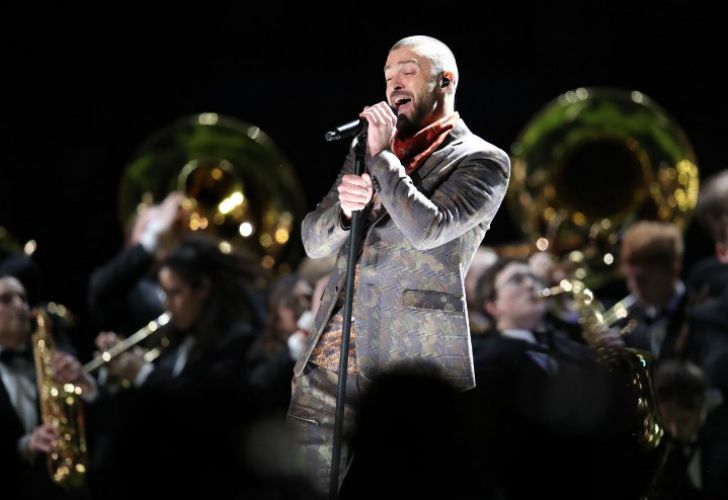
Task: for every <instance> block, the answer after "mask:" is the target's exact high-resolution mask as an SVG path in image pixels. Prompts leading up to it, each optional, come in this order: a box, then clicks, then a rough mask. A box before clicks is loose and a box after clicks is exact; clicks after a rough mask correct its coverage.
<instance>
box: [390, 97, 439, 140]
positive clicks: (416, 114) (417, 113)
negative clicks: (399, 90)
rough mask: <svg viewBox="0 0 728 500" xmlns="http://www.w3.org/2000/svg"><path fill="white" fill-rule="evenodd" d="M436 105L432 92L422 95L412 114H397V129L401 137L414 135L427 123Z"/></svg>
mask: <svg viewBox="0 0 728 500" xmlns="http://www.w3.org/2000/svg"><path fill="white" fill-rule="evenodd" d="M434 107H435V97H434V96H433V95H432V93H431V92H428V93H427V94H425V95H423V96H421V99H419V100H418V101H417V104H416V105H415V106H414V109H413V112H412V116H411V117H409V116H407V115H404V114H400V115H397V131H398V133H399V135H400V136H401V137H412V136H413V135H415V134H416V133H417V132H419V131H420V130H422V129H423V128H425V126H426V125H427V123H426V118H427V117H428V116H429V115H430V114H431V113H432V110H433V108H434Z"/></svg>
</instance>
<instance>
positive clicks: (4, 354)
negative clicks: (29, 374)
mask: <svg viewBox="0 0 728 500" xmlns="http://www.w3.org/2000/svg"><path fill="white" fill-rule="evenodd" d="M17 360H24V361H27V362H29V363H33V352H32V351H31V350H30V349H17V350H15V349H5V348H3V349H2V350H0V363H4V364H6V365H11V364H13V363H16V362H17Z"/></svg>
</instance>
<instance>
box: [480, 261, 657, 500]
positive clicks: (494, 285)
mask: <svg viewBox="0 0 728 500" xmlns="http://www.w3.org/2000/svg"><path fill="white" fill-rule="evenodd" d="M542 288H543V283H542V282H541V280H540V278H539V277H538V276H536V275H534V274H533V272H532V271H531V269H530V268H529V266H528V263H527V262H526V261H523V260H519V259H513V258H499V260H498V261H496V263H495V264H493V265H492V266H491V267H490V268H489V269H488V270H487V271H486V272H485V273H484V274H483V276H482V277H481V278H480V280H479V282H478V287H477V293H478V301H479V303H480V304H481V305H482V307H483V311H484V312H485V313H486V314H488V315H489V316H490V318H491V319H492V322H493V324H494V325H495V327H496V329H495V331H493V332H491V333H490V334H488V335H487V336H485V337H480V340H479V341H478V342H477V343H476V344H474V346H473V355H474V361H475V376H476V383H477V386H476V388H475V390H474V391H472V394H470V396H471V398H472V400H473V402H474V404H475V405H476V409H475V410H474V411H473V414H475V415H478V416H479V419H480V421H479V428H478V430H477V433H478V437H479V438H482V439H483V445H482V450H483V457H484V458H483V459H484V460H485V461H486V462H487V464H488V466H489V467H492V468H493V469H494V470H495V471H496V474H495V475H496V477H497V479H498V480H499V482H500V484H501V487H502V489H503V491H504V494H505V495H506V498H509V499H511V498H516V499H520V498H538V497H546V496H553V495H556V496H557V497H558V498H582V497H583V498H631V497H630V496H629V494H630V493H632V492H638V491H639V490H640V488H641V487H642V486H643V484H642V482H646V481H647V479H648V476H645V477H642V476H639V477H629V476H628V475H627V473H628V472H629V470H628V467H629V466H631V465H632V462H630V461H629V459H631V458H632V457H634V455H632V454H631V451H632V450H630V449H628V447H627V448H621V447H612V448H610V449H609V450H608V451H607V449H606V447H605V446H604V443H608V442H609V441H610V440H611V439H612V438H613V437H621V434H620V431H621V427H620V423H621V422H619V421H618V419H614V417H615V414H614V413H613V412H612V411H611V406H612V405H613V404H614V401H615V400H614V399H613V397H614V395H615V385H617V384H616V383H615V381H614V380H613V379H612V378H611V376H610V374H609V372H608V370H603V369H601V368H600V366H599V364H598V363H597V362H596V359H595V355H594V351H593V350H592V348H590V347H589V346H587V345H585V344H583V343H580V342H576V341H573V340H570V339H569V337H568V335H567V334H566V333H563V332H560V331H558V330H555V329H554V328H552V327H550V326H549V325H548V324H547V323H546V322H545V318H546V303H545V301H544V299H543V298H541V296H540V294H539V292H540V290H541V289H542ZM597 338H600V339H601V340H600V342H601V343H604V344H607V345H611V346H612V347H613V348H618V341H616V339H615V337H614V335H613V334H609V333H608V332H604V333H603V334H602V335H601V336H598V337H597ZM620 446H621V444H620ZM600 448H604V450H600ZM602 451H604V452H605V453H606V454H607V455H606V456H611V457H617V456H618V457H620V459H619V461H618V462H619V463H616V464H615V463H610V462H609V460H607V459H606V458H605V457H606V456H605V457H602V456H601V455H600V453H602ZM622 457H626V458H627V460H625V461H624V463H621V459H622ZM607 471H609V472H607ZM610 473H612V474H618V475H621V476H622V477H621V478H620V483H619V486H618V487H617V488H616V489H615V488H613V487H614V486H615V484H616V483H615V484H609V485H604V484H603V483H604V479H603V475H604V474H606V475H608V474H610ZM610 488H612V489H610ZM610 495H612V496H611V497H610ZM620 495H621V496H620Z"/></svg>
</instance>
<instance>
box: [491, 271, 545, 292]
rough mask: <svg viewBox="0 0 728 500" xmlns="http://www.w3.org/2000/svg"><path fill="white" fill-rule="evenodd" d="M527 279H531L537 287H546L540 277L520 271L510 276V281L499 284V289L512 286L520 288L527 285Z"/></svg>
mask: <svg viewBox="0 0 728 500" xmlns="http://www.w3.org/2000/svg"><path fill="white" fill-rule="evenodd" d="M526 279H530V280H531V281H533V282H534V283H535V284H536V285H539V286H543V285H544V280H543V279H541V277H540V276H538V275H536V274H533V273H530V272H525V271H519V272H516V273H513V274H511V275H510V276H508V279H506V280H505V281H503V282H501V283H499V286H498V288H503V287H504V286H511V285H512V286H520V285H522V284H523V283H525V281H526Z"/></svg>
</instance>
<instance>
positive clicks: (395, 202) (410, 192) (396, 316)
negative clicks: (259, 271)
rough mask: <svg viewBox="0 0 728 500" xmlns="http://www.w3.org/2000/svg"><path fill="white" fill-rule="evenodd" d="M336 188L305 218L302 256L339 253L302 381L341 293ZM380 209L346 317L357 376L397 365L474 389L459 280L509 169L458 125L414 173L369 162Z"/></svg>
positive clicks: (386, 155) (394, 163)
mask: <svg viewBox="0 0 728 500" xmlns="http://www.w3.org/2000/svg"><path fill="white" fill-rule="evenodd" d="M353 168H354V155H353V152H352V153H350V154H349V156H348V157H347V159H346V161H345V163H344V167H343V169H342V172H341V173H340V174H339V177H338V178H337V180H336V182H335V183H334V186H333V187H332V188H331V190H330V191H329V192H328V194H327V195H326V196H325V197H324V199H323V200H322V201H321V203H319V204H318V205H317V207H316V209H315V210H313V211H312V212H310V213H309V214H308V215H307V216H306V217H305V218H304V220H303V226H302V237H303V244H304V247H305V249H306V253H307V254H308V255H309V256H310V257H312V258H320V257H325V256H329V255H331V254H333V253H334V252H338V257H337V260H336V265H335V266H334V269H333V271H332V274H331V277H330V279H329V283H328V286H327V288H326V290H325V291H324V294H323V296H322V300H321V305H320V307H319V310H318V313H317V315H316V321H315V326H314V329H313V332H312V335H311V336H310V337H309V340H308V344H307V346H306V349H305V350H304V352H303V355H302V356H301V358H300V359H299V361H298V363H297V364H296V368H295V374H296V375H300V374H301V373H302V372H303V368H304V366H305V364H306V362H307V361H308V359H309V357H310V355H311V351H312V350H313V348H314V346H315V344H316V342H317V341H318V338H319V337H320V335H321V332H322V331H323V329H324V327H325V325H326V323H327V321H328V319H329V317H330V316H331V314H332V312H333V309H334V306H335V304H336V301H337V298H338V297H339V294H340V293H342V292H343V290H344V288H345V283H344V281H345V279H346V260H347V253H348V247H349V238H348V237H349V231H348V230H347V229H346V227H345V226H344V225H342V212H341V209H340V206H339V202H338V191H337V190H336V187H337V186H338V185H339V183H340V181H341V176H342V175H343V174H345V173H352V172H353ZM366 169H367V171H368V172H369V173H370V175H371V176H372V182H373V184H374V190H375V196H377V197H378V198H379V200H380V201H381V204H382V207H383V210H382V211H381V213H380V214H379V216H378V217H377V218H376V219H375V220H374V221H372V222H371V223H369V225H368V226H365V228H364V236H363V243H362V251H361V255H360V258H359V266H360V283H359V288H358V289H357V290H356V292H355V299H354V304H353V315H352V316H353V318H354V325H355V328H356V355H357V363H358V366H359V371H360V373H361V375H363V376H364V377H365V378H367V379H371V378H372V377H373V376H375V375H376V374H377V373H378V372H380V371H381V370H382V369H385V368H387V367H389V366H392V365H394V364H408V363H421V362H423V361H424V362H429V363H431V364H433V365H434V366H436V367H437V368H438V369H440V370H441V373H442V374H443V375H444V376H445V377H446V378H447V379H448V380H450V381H451V382H452V383H454V384H455V385H456V386H457V387H459V388H461V389H468V388H471V387H473V386H474V385H475V377H474V375H473V357H472V352H471V346H470V336H469V330H468V320H467V312H466V311H467V309H466V307H465V292H464V287H463V277H464V276H465V273H466V271H467V269H468V267H469V266H470V261H471V259H472V257H473V254H474V252H475V250H476V249H477V247H478V246H479V245H480V243H481V241H482V240H483V237H484V236H485V233H486V231H487V230H488V228H489V227H490V223H491V221H492V220H493V217H494V216H495V214H496V212H497V210H498V207H499V206H500V204H501V201H502V200H503V197H504V195H505V192H506V188H507V186H508V179H509V175H510V163H509V160H508V156H507V155H506V154H505V153H504V152H503V151H502V150H500V149H498V148H497V147H495V146H493V145H492V144H489V143H487V142H486V141H484V140H482V139H481V138H479V137H477V136H476V135H474V134H472V133H471V132H470V130H468V128H467V127H466V126H465V124H464V123H463V121H462V120H460V121H459V122H458V123H457V124H456V126H455V128H454V129H453V130H452V131H451V133H450V135H449V136H448V138H447V139H446V140H445V142H444V143H443V144H442V145H441V146H440V148H439V149H438V150H437V151H435V152H434V153H433V154H432V155H431V156H430V158H428V159H427V160H426V161H425V162H424V163H423V164H422V165H421V166H420V167H419V168H418V169H417V170H416V171H415V172H414V173H413V174H412V176H411V177H410V176H408V175H407V174H406V173H405V170H404V167H403V166H402V165H401V163H400V161H399V160H398V159H397V157H395V156H394V155H393V154H392V153H391V152H388V151H385V152H382V153H380V154H379V155H377V156H376V157H370V156H368V155H367V158H366Z"/></svg>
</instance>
